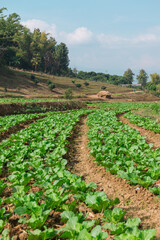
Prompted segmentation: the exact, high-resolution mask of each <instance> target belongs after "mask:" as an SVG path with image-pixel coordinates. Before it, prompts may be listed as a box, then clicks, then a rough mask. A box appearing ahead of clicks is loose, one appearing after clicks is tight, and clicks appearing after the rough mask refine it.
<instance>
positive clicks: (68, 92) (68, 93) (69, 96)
mask: <svg viewBox="0 0 160 240" xmlns="http://www.w3.org/2000/svg"><path fill="white" fill-rule="evenodd" d="M64 97H65V99H69V100H71V99H72V98H73V93H72V90H71V89H70V88H68V89H67V90H66V91H65V93H64Z"/></svg>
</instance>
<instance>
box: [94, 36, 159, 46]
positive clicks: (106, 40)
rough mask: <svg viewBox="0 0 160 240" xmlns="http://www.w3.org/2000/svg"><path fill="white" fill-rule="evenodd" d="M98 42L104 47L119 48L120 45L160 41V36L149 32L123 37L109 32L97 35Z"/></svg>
mask: <svg viewBox="0 0 160 240" xmlns="http://www.w3.org/2000/svg"><path fill="white" fill-rule="evenodd" d="M97 40H98V42H99V43H100V44H101V45H102V46H103V47H109V48H119V47H122V46H123V47H131V46H133V45H134V46H137V45H138V44H141V43H143V44H152V43H156V42H159V41H160V36H158V35H156V34H153V33H147V34H141V35H137V36H135V37H126V38H124V37H121V36H118V35H109V34H103V33H102V34H99V35H97Z"/></svg>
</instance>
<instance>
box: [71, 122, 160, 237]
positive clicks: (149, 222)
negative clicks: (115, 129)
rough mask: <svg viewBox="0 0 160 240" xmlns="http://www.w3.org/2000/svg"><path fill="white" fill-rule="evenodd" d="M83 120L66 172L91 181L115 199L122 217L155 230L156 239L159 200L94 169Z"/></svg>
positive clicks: (158, 233) (74, 137)
mask: <svg viewBox="0 0 160 240" xmlns="http://www.w3.org/2000/svg"><path fill="white" fill-rule="evenodd" d="M86 119H87V117H84V118H83V119H82V120H81V122H80V123H79V125H78V126H77V128H76V130H75V132H74V134H73V136H72V137H73V138H72V141H71V143H70V146H69V159H70V161H69V166H70V168H71V169H70V170H71V171H72V172H74V173H75V174H77V175H82V176H83V178H84V180H85V181H86V182H91V181H92V182H95V183H96V184H97V186H98V190H99V191H104V192H105V193H106V194H107V196H108V197H109V198H112V199H113V198H115V197H118V198H119V199H120V204H119V205H118V206H119V207H121V208H123V209H125V210H126V217H130V218H133V217H139V218H140V219H141V221H142V223H141V227H142V228H144V229H149V228H155V229H156V230H157V235H156V236H157V238H156V239H160V199H158V197H156V196H154V195H153V194H152V193H151V192H149V191H148V190H146V189H144V188H143V187H141V186H131V185H130V184H129V183H127V182H126V180H125V179H121V178H119V177H117V176H115V175H111V173H110V172H108V171H106V170H105V168H104V167H101V166H98V165H97V163H96V162H95V161H94V160H95V159H94V158H93V157H91V156H90V152H89V149H87V144H88V136H87V132H88V127H87V125H86Z"/></svg>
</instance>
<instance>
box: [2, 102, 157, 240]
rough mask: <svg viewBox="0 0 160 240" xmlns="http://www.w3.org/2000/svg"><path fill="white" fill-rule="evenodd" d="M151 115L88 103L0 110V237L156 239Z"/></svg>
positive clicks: (134, 106) (137, 106)
mask: <svg viewBox="0 0 160 240" xmlns="http://www.w3.org/2000/svg"><path fill="white" fill-rule="evenodd" d="M142 111H143V113H144V112H147V113H148V112H150V116H147V118H146V117H144V114H143V115H141V114H140V113H141V112H142ZM159 115H160V104H159V103H104V102H90V103H88V107H87V108H83V109H74V110H68V111H64V112H53V111H51V112H47V113H35V114H21V115H20V114H17V115H10V116H4V117H0V141H1V142H0V183H1V184H0V203H1V209H0V237H1V239H3V240H5V239H6V240H7V239H20V240H22V239H24V240H25V239H29V240H32V239H37V240H41V239H42V240H45V239H81V240H83V239H89V240H90V239H91V240H92V239H97V240H101V239H109V240H110V239H115V240H123V239H124V240H129V239H131V240H132V239H133V240H141V239H142V240H152V239H160V151H159V147H160V145H158V142H159V139H160V124H159V118H158V117H159ZM132 124H133V125H134V126H133V125H132Z"/></svg>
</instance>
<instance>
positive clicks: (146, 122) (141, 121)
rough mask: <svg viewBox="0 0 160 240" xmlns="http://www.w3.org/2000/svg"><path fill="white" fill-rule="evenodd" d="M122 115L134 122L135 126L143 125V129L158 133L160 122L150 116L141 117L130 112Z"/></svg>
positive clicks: (159, 131)
mask: <svg viewBox="0 0 160 240" xmlns="http://www.w3.org/2000/svg"><path fill="white" fill-rule="evenodd" d="M123 116H124V117H125V118H128V119H129V120H130V122H131V123H134V124H136V125H137V126H140V127H144V128H145V129H148V130H151V131H153V132H155V133H160V124H158V123H157V121H156V120H154V119H151V118H150V117H143V116H140V115H138V114H134V113H132V112H128V113H125V114H124V115H123Z"/></svg>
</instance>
